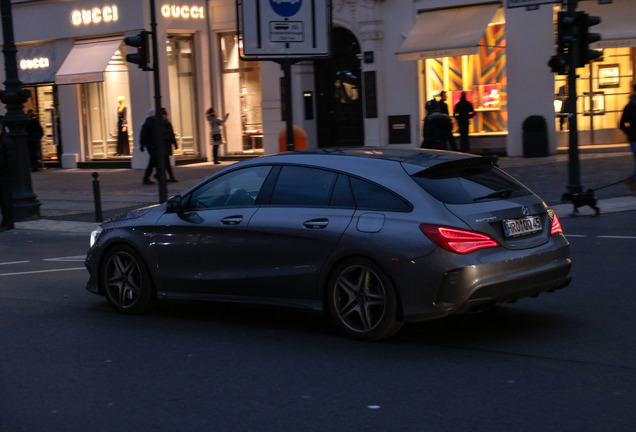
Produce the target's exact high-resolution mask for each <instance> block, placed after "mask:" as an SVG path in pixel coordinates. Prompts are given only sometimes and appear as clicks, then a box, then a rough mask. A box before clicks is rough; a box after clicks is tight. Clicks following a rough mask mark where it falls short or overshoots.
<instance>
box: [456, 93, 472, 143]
mask: <svg viewBox="0 0 636 432" xmlns="http://www.w3.org/2000/svg"><path fill="white" fill-rule="evenodd" d="M453 117H455V120H456V121H457V126H459V150H460V151H461V152H464V153H468V152H469V151H470V142H469V141H468V129H469V125H470V119H472V118H473V117H475V109H474V108H473V104H471V103H470V102H468V101H467V100H466V92H462V95H461V96H460V98H459V102H457V104H456V105H455V108H454V109H453Z"/></svg>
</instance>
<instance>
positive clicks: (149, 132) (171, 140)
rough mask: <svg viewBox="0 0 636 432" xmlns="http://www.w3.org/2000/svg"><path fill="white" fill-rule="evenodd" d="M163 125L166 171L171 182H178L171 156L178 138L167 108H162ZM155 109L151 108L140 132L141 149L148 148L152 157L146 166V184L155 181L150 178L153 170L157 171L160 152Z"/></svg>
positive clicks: (144, 181)
mask: <svg viewBox="0 0 636 432" xmlns="http://www.w3.org/2000/svg"><path fill="white" fill-rule="evenodd" d="M162 111H163V112H162V118H163V122H162V126H163V144H164V148H163V150H164V152H163V153H164V154H163V157H164V166H165V168H166V172H167V174H168V181H169V182H176V181H177V179H176V178H175V177H174V174H173V173H172V167H171V166H170V156H171V155H172V146H174V148H178V147H177V138H176V136H175V134H174V129H173V128H172V124H170V121H168V113H167V111H166V110H165V108H163V109H162ZM154 113H155V110H150V113H149V115H148V117H147V118H146V121H145V122H144V124H143V126H142V127H141V134H140V140H139V141H140V147H139V149H140V150H141V151H144V149H148V154H149V155H150V159H149V160H148V166H147V167H146V171H145V172H144V178H143V183H144V184H153V183H154V182H153V181H151V180H150V175H151V174H152V170H153V169H155V171H157V166H158V160H157V157H158V154H157V147H156V146H157V144H156V140H155V114H154ZM155 178H158V172H155Z"/></svg>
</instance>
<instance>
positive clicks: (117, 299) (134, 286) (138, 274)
mask: <svg viewBox="0 0 636 432" xmlns="http://www.w3.org/2000/svg"><path fill="white" fill-rule="evenodd" d="M102 263H103V264H102V268H101V271H100V275H101V286H102V289H103V292H104V295H105V296H106V299H107V300H108V303H110V305H111V306H112V307H113V308H115V309H116V310H117V311H118V312H122V313H128V314H137V313H143V312H147V311H148V310H150V309H151V308H152V307H153V306H154V304H155V299H154V297H153V287H152V282H151V280H150V276H149V274H148V270H147V269H146V265H145V263H144V261H143V259H142V258H141V256H140V255H139V254H138V253H137V252H136V251H135V250H134V249H132V248H131V247H129V246H126V245H120V246H115V247H114V248H112V249H111V250H109V251H108V252H107V253H106V256H105V257H104V259H103V261H102Z"/></svg>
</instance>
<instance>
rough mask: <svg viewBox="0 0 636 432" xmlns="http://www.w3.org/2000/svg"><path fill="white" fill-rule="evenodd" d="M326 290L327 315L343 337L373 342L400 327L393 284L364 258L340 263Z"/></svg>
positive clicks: (390, 334) (401, 323) (400, 322)
mask: <svg viewBox="0 0 636 432" xmlns="http://www.w3.org/2000/svg"><path fill="white" fill-rule="evenodd" d="M327 288H328V289H327V296H328V297H327V308H328V310H329V313H330V315H331V317H332V319H333V320H334V322H335V324H336V325H337V326H338V327H339V328H340V329H341V330H342V331H343V332H344V333H346V334H347V335H349V336H351V337H354V338H356V339H361V340H367V341H373V340H379V339H384V338H387V337H389V336H392V335H393V334H395V333H396V332H397V331H398V330H400V328H401V327H402V325H403V321H401V320H398V319H397V316H396V315H397V308H398V301H397V297H396V293H395V288H394V286H393V283H392V282H391V280H390V279H389V277H388V276H387V275H386V274H385V273H384V272H383V271H382V270H381V269H380V268H379V267H378V266H377V265H375V264H374V263H373V262H371V261H369V260H367V259H364V258H355V259H350V260H348V261H346V262H343V263H342V264H340V265H338V266H337V267H336V268H335V269H334V271H333V273H332V276H331V278H330V279H329V285H328V287H327Z"/></svg>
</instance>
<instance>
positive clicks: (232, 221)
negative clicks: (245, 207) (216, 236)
mask: <svg viewBox="0 0 636 432" xmlns="http://www.w3.org/2000/svg"><path fill="white" fill-rule="evenodd" d="M241 222H243V216H241V215H237V216H228V217H225V218H223V219H221V223H222V224H223V225H238V224H240V223H241Z"/></svg>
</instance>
